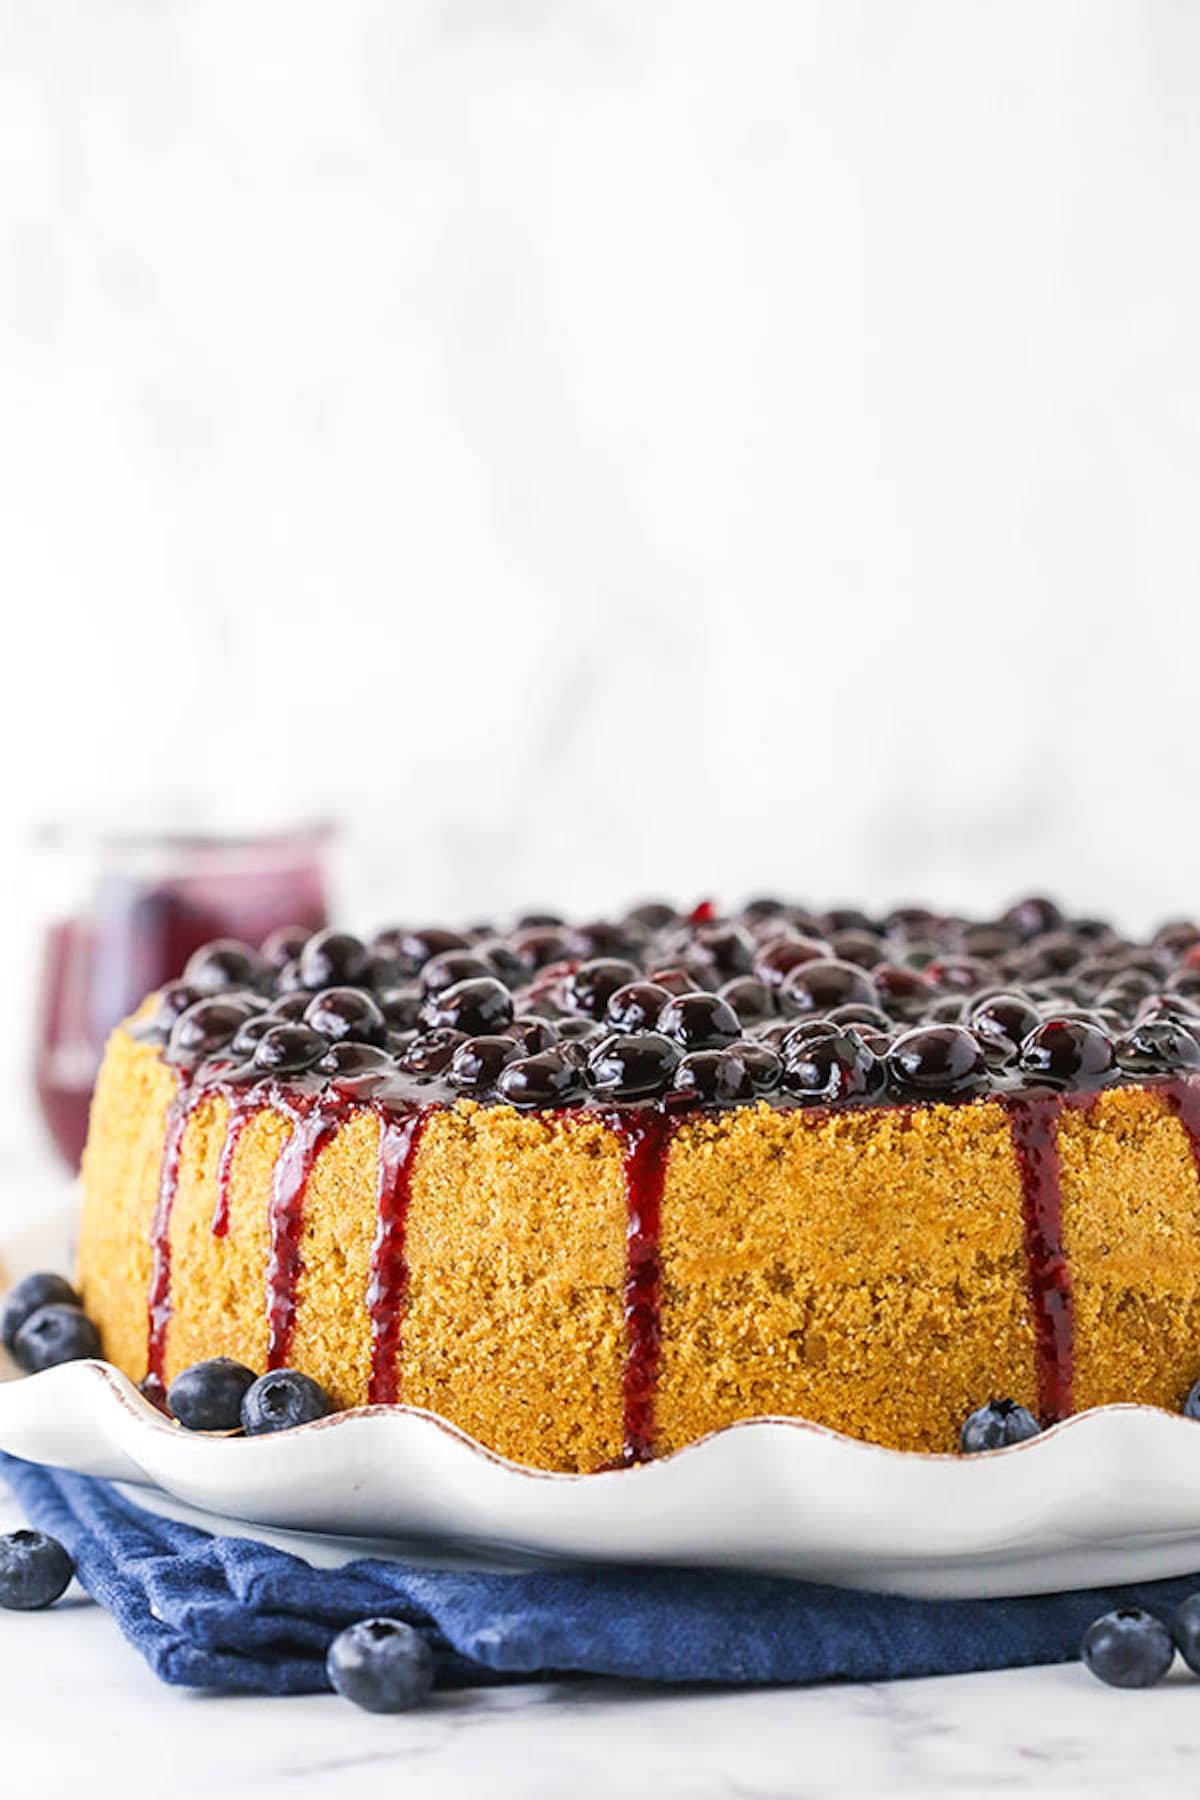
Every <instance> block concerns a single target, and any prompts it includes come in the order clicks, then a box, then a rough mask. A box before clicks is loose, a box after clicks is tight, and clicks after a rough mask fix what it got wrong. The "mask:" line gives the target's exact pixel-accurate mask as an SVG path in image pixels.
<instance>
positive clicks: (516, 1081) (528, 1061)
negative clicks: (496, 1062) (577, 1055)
mask: <svg viewBox="0 0 1200 1800" xmlns="http://www.w3.org/2000/svg"><path fill="white" fill-rule="evenodd" d="M580 1085H581V1073H580V1068H579V1065H578V1064H577V1063H576V1061H575V1059H574V1057H572V1056H570V1055H568V1054H567V1052H566V1051H565V1050H553V1049H552V1050H542V1051H539V1052H538V1053H537V1054H535V1055H533V1056H523V1057H521V1058H519V1060H518V1061H516V1062H510V1063H509V1064H508V1065H507V1067H505V1068H503V1069H502V1070H501V1071H500V1076H499V1079H498V1080H497V1082H496V1089H497V1092H498V1093H499V1095H500V1098H501V1099H502V1100H507V1101H508V1103H509V1105H510V1106H561V1105H562V1104H563V1103H564V1102H565V1101H567V1100H569V1099H571V1098H572V1096H573V1095H575V1094H577V1093H578V1092H579V1088H580Z"/></svg>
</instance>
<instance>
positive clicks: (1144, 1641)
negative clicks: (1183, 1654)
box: [1079, 1606, 1175, 1688]
mask: <svg viewBox="0 0 1200 1800" xmlns="http://www.w3.org/2000/svg"><path fill="white" fill-rule="evenodd" d="M1079 1653H1080V1655H1081V1656H1082V1658H1083V1663H1084V1667H1085V1668H1086V1669H1089V1670H1090V1671H1091V1673H1092V1674H1093V1675H1094V1676H1095V1677H1096V1679H1097V1680H1098V1681H1103V1682H1106V1683H1107V1684H1108V1686H1109V1687H1121V1688H1144V1687H1153V1686H1154V1684H1155V1682H1158V1681H1161V1680H1162V1678H1163V1676H1164V1675H1165V1674H1166V1672H1167V1670H1168V1669H1169V1668H1170V1666H1171V1664H1172V1662H1173V1661H1174V1659H1175V1645H1174V1642H1173V1641H1172V1638H1171V1633H1170V1632H1169V1631H1168V1630H1167V1628H1166V1626H1165V1625H1164V1624H1163V1622H1162V1620H1161V1619H1156V1618H1155V1616H1154V1614H1153V1613H1148V1612H1145V1611H1143V1609H1142V1608H1141V1607H1140V1606H1122V1607H1119V1608H1118V1609H1117V1611H1116V1612H1110V1613H1105V1614H1104V1615H1103V1617H1102V1618H1099V1619H1096V1620H1094V1621H1093V1622H1092V1624H1090V1625H1089V1626H1088V1628H1087V1630H1086V1631H1085V1632H1084V1634H1083V1643H1082V1644H1081V1645H1080V1650H1079Z"/></svg>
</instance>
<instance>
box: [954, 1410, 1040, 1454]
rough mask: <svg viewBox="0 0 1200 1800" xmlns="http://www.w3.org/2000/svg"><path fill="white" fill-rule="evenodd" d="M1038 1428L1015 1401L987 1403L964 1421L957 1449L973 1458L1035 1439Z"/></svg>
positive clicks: (1031, 1416) (1026, 1411) (1035, 1421)
mask: <svg viewBox="0 0 1200 1800" xmlns="http://www.w3.org/2000/svg"><path fill="white" fill-rule="evenodd" d="M1040 1431H1041V1426H1040V1425H1039V1424H1038V1422H1037V1420H1036V1419H1035V1418H1034V1416H1033V1414H1032V1413H1031V1412H1029V1411H1028V1409H1027V1408H1026V1407H1024V1406H1018V1405H1017V1403H1016V1401H1015V1400H989V1401H988V1403H987V1405H986V1406H981V1407H979V1408H977V1410H976V1411H975V1412H973V1413H972V1414H971V1415H970V1417H969V1418H968V1419H965V1420H964V1421H963V1428H962V1432H961V1435H960V1437H959V1447H960V1448H961V1449H962V1450H963V1451H964V1452H965V1453H966V1454H967V1455H968V1456H973V1455H974V1454H975V1452H976V1451H979V1450H1003V1449H1005V1448H1006V1447H1007V1446H1008V1445H1009V1444H1023V1443H1024V1442H1025V1440H1026V1438H1032V1437H1037V1435H1038V1433H1039V1432H1040Z"/></svg>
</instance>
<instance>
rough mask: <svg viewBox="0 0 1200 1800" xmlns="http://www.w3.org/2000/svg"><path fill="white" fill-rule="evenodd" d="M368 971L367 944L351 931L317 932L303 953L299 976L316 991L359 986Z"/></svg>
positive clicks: (308, 941)
mask: <svg viewBox="0 0 1200 1800" xmlns="http://www.w3.org/2000/svg"><path fill="white" fill-rule="evenodd" d="M380 947H381V948H382V946H380ZM368 972H369V961H368V957H367V946H366V945H365V944H364V943H363V942H362V941H361V939H359V938H356V937H352V936H351V935H350V933H349V932H348V931H318V932H315V933H314V935H313V936H312V937H310V938H309V939H308V940H307V941H306V943H305V945H304V948H303V950H302V951H301V952H300V979H301V982H302V983H303V985H304V986H305V987H306V988H309V989H310V990H311V991H312V992H313V993H316V992H318V991H319V990H320V989H321V988H331V987H360V986H361V985H362V983H363V982H364V981H365V980H366V979H367V975H368Z"/></svg>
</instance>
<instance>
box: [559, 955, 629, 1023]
mask: <svg viewBox="0 0 1200 1800" xmlns="http://www.w3.org/2000/svg"><path fill="white" fill-rule="evenodd" d="M637 979H638V971H637V966H636V964H634V963H631V962H626V961H624V959H623V958H620V957H615V956H598V957H594V958H593V959H592V961H591V962H585V963H580V965H579V967H578V968H577V969H576V970H575V972H574V974H573V975H571V976H569V977H568V979H567V983H566V989H565V1000H566V1004H567V1006H568V1007H569V1008H570V1010H571V1011H572V1012H577V1013H582V1014H583V1015H584V1017H585V1018H588V1019H602V1018H603V1017H604V1015H605V1012H606V1010H607V1008H608V1003H609V1001H610V1000H611V999H612V997H613V995H614V994H615V993H617V992H618V991H619V990H620V989H621V988H623V987H628V986H629V984H630V983H631V982H635V981H637Z"/></svg>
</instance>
